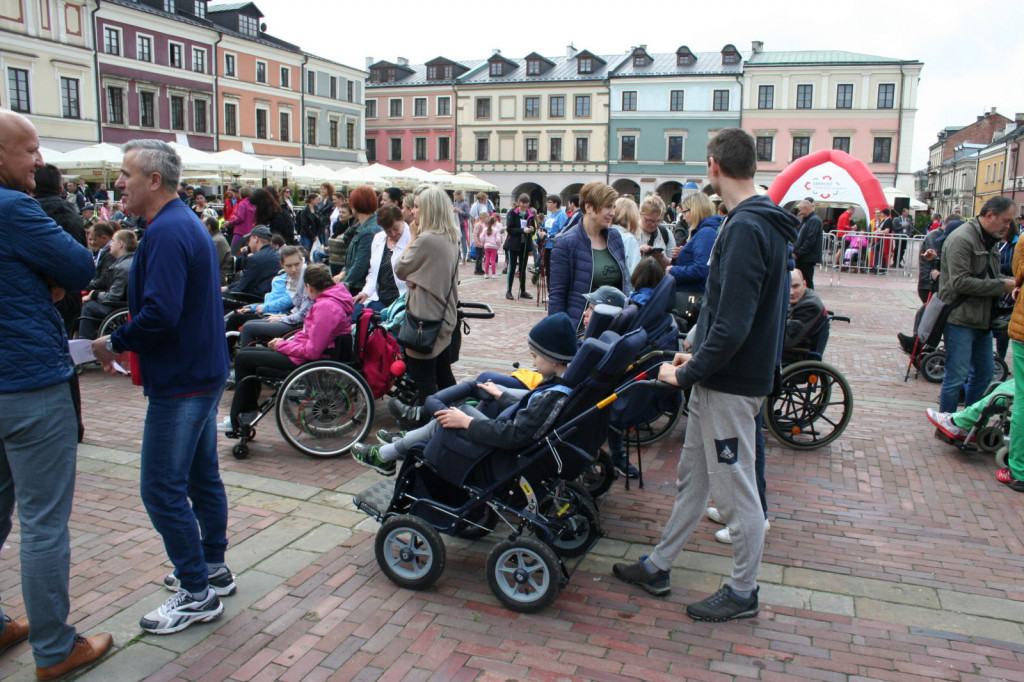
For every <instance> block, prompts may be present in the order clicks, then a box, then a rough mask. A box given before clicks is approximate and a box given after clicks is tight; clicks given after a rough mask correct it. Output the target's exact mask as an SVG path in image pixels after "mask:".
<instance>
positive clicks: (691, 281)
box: [669, 213, 722, 291]
mask: <svg viewBox="0 0 1024 682" xmlns="http://www.w3.org/2000/svg"><path fill="white" fill-rule="evenodd" d="M721 224H722V216H720V215H718V214H717V213H716V214H715V215H710V216H708V217H707V218H705V219H704V220H702V221H701V222H700V225H698V226H697V231H696V232H694V233H693V236H692V237H690V240H689V241H687V242H686V244H685V245H684V246H683V248H682V249H680V250H679V255H678V256H676V264H675V265H673V266H672V268H671V269H670V270H669V274H670V275H672V277H674V278H675V280H676V291H704V286H705V284H706V283H707V281H708V258H709V257H710V256H711V247H712V246H713V245H714V243H715V237H716V236H717V235H718V228H719V226H720V225H721Z"/></svg>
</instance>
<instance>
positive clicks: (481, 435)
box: [352, 313, 576, 476]
mask: <svg viewBox="0 0 1024 682" xmlns="http://www.w3.org/2000/svg"><path fill="white" fill-rule="evenodd" d="M527 344H528V345H529V347H530V352H531V354H532V355H533V358H534V361H535V363H536V366H537V371H538V372H540V373H541V374H542V375H544V380H543V381H542V382H541V383H540V384H539V385H538V386H537V387H536V388H535V389H533V390H532V391H525V390H520V391H517V390H515V389H507V388H504V387H502V386H498V385H496V384H494V383H493V382H490V381H489V382H487V383H483V384H478V383H476V382H471V381H470V382H463V383H461V384H457V385H456V386H452V387H451V388H448V389H445V390H443V391H439V392H438V393H436V394H434V395H433V396H431V397H430V398H428V399H427V403H426V405H425V406H424V407H427V408H429V407H430V406H431V405H433V406H434V407H435V408H437V409H435V410H434V413H433V414H434V419H432V420H430V422H429V423H428V424H427V425H426V426H422V427H420V428H418V429H415V430H413V431H409V432H408V433H402V432H396V433H390V434H385V435H383V436H379V437H380V439H381V440H382V441H389V442H387V443H385V444H384V445H383V446H382V445H369V444H366V443H357V444H356V445H355V446H353V448H352V458H353V459H354V460H356V461H357V462H359V463H360V464H363V465H365V466H368V467H370V468H371V469H375V470H377V471H379V472H380V473H382V474H384V475H385V476H391V475H392V474H394V473H395V468H396V466H397V465H396V462H397V460H399V459H404V458H405V456H406V455H407V454H408V453H409V450H410V448H412V446H413V445H414V444H416V443H424V442H429V441H430V439H431V438H432V437H434V436H435V434H436V433H437V431H438V429H441V428H445V429H465V430H466V431H467V434H466V436H467V438H468V439H469V440H470V441H471V442H472V443H474V444H476V445H479V446H480V451H481V452H484V451H486V450H488V449H491V448H501V449H503V450H510V449H516V448H521V447H524V446H526V445H529V444H531V443H535V442H537V441H538V440H540V439H541V438H542V437H543V435H544V434H545V433H547V432H548V430H550V429H551V427H552V425H553V424H554V422H555V420H556V419H557V417H558V414H559V413H560V412H561V411H562V408H563V407H564V406H565V403H566V401H567V400H568V398H569V392H570V391H569V388H568V387H567V386H565V385H564V384H562V383H561V381H560V377H561V376H562V374H564V373H565V370H566V367H568V364H569V362H570V361H571V360H572V358H573V356H574V355H575V354H576V332H575V329H574V326H573V324H572V321H570V319H569V316H568V315H566V314H565V313H559V314H557V315H552V316H549V317H545V318H544V319H542V320H541V321H540V322H538V323H537V324H536V325H534V327H533V329H531V330H530V335H529V338H528V339H527ZM468 399H478V400H484V401H485V403H486V404H482V405H478V406H477V407H472V406H469V405H461V406H459V407H448V406H450V405H453V404H455V403H457V402H459V401H463V400H468ZM495 414H497V416H496V417H492V416H490V415H495Z"/></svg>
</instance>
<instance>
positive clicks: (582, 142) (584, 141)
mask: <svg viewBox="0 0 1024 682" xmlns="http://www.w3.org/2000/svg"><path fill="white" fill-rule="evenodd" d="M576 160H577V161H589V160H590V140H589V139H588V138H586V137H577V138H576Z"/></svg>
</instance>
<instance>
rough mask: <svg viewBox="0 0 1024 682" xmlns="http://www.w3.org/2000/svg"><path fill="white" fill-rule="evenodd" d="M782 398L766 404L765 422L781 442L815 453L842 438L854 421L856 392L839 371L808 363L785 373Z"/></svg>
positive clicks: (830, 367)
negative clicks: (851, 421) (854, 397)
mask: <svg viewBox="0 0 1024 682" xmlns="http://www.w3.org/2000/svg"><path fill="white" fill-rule="evenodd" d="M780 384H781V388H780V390H779V394H778V396H776V397H774V398H772V399H769V400H768V401H765V407H764V421H765V424H766V425H767V426H768V430H769V431H771V433H772V435H773V436H775V438H776V439H778V440H779V441H780V442H782V443H784V444H785V445H788V446H789V447H791V448H794V449H796V450H813V449H815V448H820V447H824V446H826V445H828V444H829V443H832V442H833V441H834V440H836V439H837V438H839V436H841V435H842V433H843V431H844V430H846V427H847V426H848V425H849V423H850V419H852V418H853V390H852V389H851V388H850V384H849V382H848V381H847V380H846V377H844V376H843V375H842V374H841V373H840V372H839V370H837V369H835V368H834V367H832V366H830V365H827V364H825V363H824V362H819V361H817V360H806V361H803V362H797V363H794V364H792V365H789V366H787V367H784V368H783V370H782V380H781V382H780Z"/></svg>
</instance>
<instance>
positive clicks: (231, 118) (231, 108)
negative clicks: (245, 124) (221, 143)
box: [224, 103, 238, 135]
mask: <svg viewBox="0 0 1024 682" xmlns="http://www.w3.org/2000/svg"><path fill="white" fill-rule="evenodd" d="M224 134H225V135H237V134H238V105H237V104H230V103H229V104H225V105H224Z"/></svg>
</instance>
